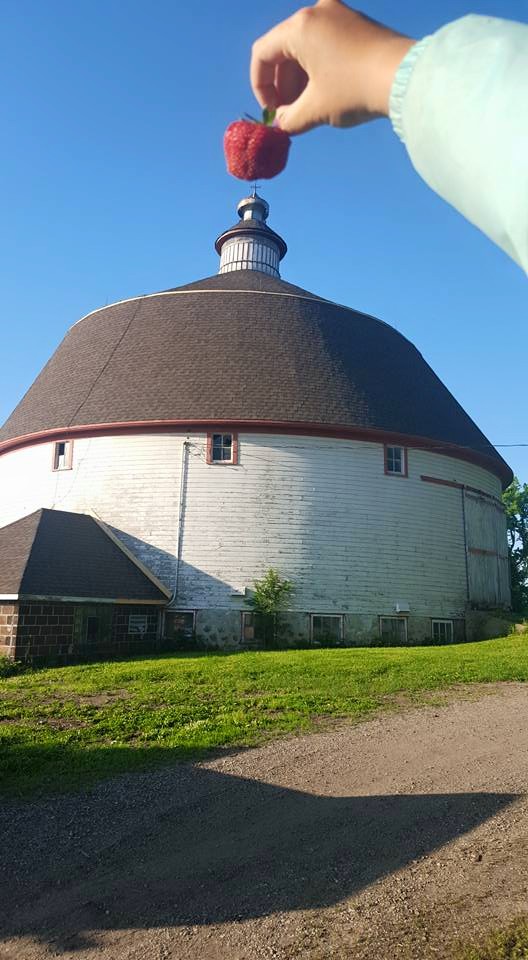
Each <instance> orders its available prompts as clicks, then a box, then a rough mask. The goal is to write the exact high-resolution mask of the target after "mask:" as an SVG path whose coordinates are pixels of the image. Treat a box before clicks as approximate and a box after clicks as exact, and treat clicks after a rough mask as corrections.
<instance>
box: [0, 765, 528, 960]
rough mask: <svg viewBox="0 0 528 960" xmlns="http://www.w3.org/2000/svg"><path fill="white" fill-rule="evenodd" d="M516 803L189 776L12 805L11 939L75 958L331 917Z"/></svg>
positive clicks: (118, 782) (159, 775) (1, 881)
mask: <svg viewBox="0 0 528 960" xmlns="http://www.w3.org/2000/svg"><path fill="white" fill-rule="evenodd" d="M514 799H516V797H515V796H514V795H512V794H496V793H495V794H494V793H490V794H487V793H475V794H469V793H461V794H446V795H434V794H432V795H411V796H408V795H407V796H404V795H397V796H365V797H363V796H360V797H356V796H352V797H331V796H330V797H326V796H319V795H313V794H309V793H303V792H300V791H296V790H291V789H285V788H281V787H278V786H274V785H271V784H269V783H263V782H260V781H257V780H250V779H244V778H242V777H237V776H232V775H226V774H223V773H220V772H217V771H216V770H210V769H205V768H203V767H199V766H193V765H191V764H182V765H180V766H177V765H176V766H171V767H165V768H163V769H157V770H154V771H150V772H145V773H140V774H135V775H129V776H125V777H121V778H118V779H115V780H113V781H109V782H107V783H105V784H100V785H98V786H97V787H96V788H94V789H93V790H91V791H88V792H86V793H84V794H81V795H70V796H63V797H56V798H48V799H45V800H39V801H36V802H34V803H24V804H20V803H14V802H7V803H4V804H2V806H1V808H0V836H1V837H2V841H1V842H2V850H1V857H2V871H1V877H0V930H1V935H2V937H3V938H4V942H5V940H8V939H10V938H11V937H15V936H30V937H33V938H35V939H37V940H40V941H42V942H45V943H50V944H52V945H53V949H54V950H55V951H57V952H59V953H60V952H62V953H72V952H73V953H74V952H75V950H77V949H81V948H86V947H88V946H89V945H90V944H95V943H96V942H97V932H98V931H103V930H112V929H113V930H117V929H122V928H128V927H132V928H134V927H140V928H148V927H158V926H164V927H166V926H177V925H181V924H193V925H200V924H211V923H218V922H223V921H232V920H239V919H244V918H249V917H261V916H266V915H268V914H271V913H274V912H276V911H288V910H299V909H304V908H314V907H324V906H328V905H332V904H335V903H337V902H338V901H340V900H342V899H343V898H345V897H347V896H349V895H351V894H353V893H354V892H355V891H359V890H360V889H361V888H363V887H365V886H366V885H368V884H371V883H372V882H373V881H375V880H377V879H378V878H380V877H383V876H384V875H386V874H388V873H391V872H392V871H395V870H398V869H400V868H401V867H404V866H405V865H406V864H408V863H409V862H410V861H411V860H414V859H415V858H417V857H421V856H423V855H425V854H428V853H431V851H433V850H434V849H435V848H438V847H440V846H442V845H443V844H445V843H447V842H448V841H450V840H453V839H454V838H456V837H458V836H460V835H461V834H464V833H466V832H467V831H469V830H472V829H473V828H474V827H476V826H478V825H479V824H480V823H482V822H483V821H485V820H486V819H488V818H489V817H491V816H493V815H494V814H496V813H497V812H498V811H500V810H501V809H503V808H504V807H505V806H507V805H508V804H510V803H511V802H512V801H513V800H514ZM3 955H4V956H10V954H9V953H7V954H5V953H4V954H3ZM12 956H13V957H14V956H16V952H13V954H12Z"/></svg>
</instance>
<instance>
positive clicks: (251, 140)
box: [224, 110, 290, 180]
mask: <svg viewBox="0 0 528 960" xmlns="http://www.w3.org/2000/svg"><path fill="white" fill-rule="evenodd" d="M273 116H274V115H273V114H271V113H270V112H269V111H268V110H264V113H263V117H264V122H263V123H259V122H258V120H253V119H252V118H250V119H249V120H235V122H234V123H230V124H229V126H228V128H227V130H226V132H225V133H224V153H225V158H226V163H227V169H228V171H229V173H232V174H233V176H234V177H238V179H239V180H269V179H270V178H271V177H276V176H277V174H278V173H280V172H281V170H284V167H285V166H286V161H287V159H288V150H289V149H290V138H289V136H288V134H287V133H285V132H284V130H280V129H279V127H273V126H271V124H272V123H273Z"/></svg>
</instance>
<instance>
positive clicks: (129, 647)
mask: <svg viewBox="0 0 528 960" xmlns="http://www.w3.org/2000/svg"><path fill="white" fill-rule="evenodd" d="M130 615H132V616H133V617H134V618H135V626H136V632H134V630H132V632H131V630H130V627H131V624H130V620H129V617H130ZM160 616H161V614H160V610H159V608H158V607H157V606H156V607H154V606H150V605H145V606H140V605H135V604H111V603H106V604H98V603H93V604H92V603H85V604H76V603H67V602H58V601H49V602H39V601H29V600H27V601H24V600H23V599H22V600H20V601H19V602H18V603H11V604H3V605H1V606H0V655H3V656H8V657H11V658H12V659H15V660H23V661H27V662H29V663H39V662H41V663H45V662H46V661H49V662H52V663H68V662H69V663H71V662H75V661H77V660H92V659H93V660H97V659H104V657H112V656H124V655H127V654H133V653H149V652H153V651H155V650H157V649H159V648H160V630H159V622H160ZM138 618H139V619H140V621H141V627H144V628H145V629H144V630H142V631H141V632H137V625H138ZM142 618H145V619H144V620H143V619H142Z"/></svg>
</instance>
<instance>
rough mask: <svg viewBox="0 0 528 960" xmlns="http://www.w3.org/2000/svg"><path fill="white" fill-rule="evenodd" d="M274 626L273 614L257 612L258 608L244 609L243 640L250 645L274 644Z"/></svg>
mask: <svg viewBox="0 0 528 960" xmlns="http://www.w3.org/2000/svg"><path fill="white" fill-rule="evenodd" d="M274 627H275V624H274V622H273V617H272V616H270V615H267V614H263V613H257V611H256V610H243V611H242V636H241V642H242V643H244V644H247V646H249V647H250V646H252V645H255V644H258V645H261V646H267V645H268V644H272V643H273V640H274V633H275V630H274Z"/></svg>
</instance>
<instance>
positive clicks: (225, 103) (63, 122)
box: [0, 0, 528, 481]
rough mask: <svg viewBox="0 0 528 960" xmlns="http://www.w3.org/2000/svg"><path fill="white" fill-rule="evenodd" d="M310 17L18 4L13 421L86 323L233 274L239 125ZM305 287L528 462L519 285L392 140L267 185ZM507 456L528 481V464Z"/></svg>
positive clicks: (332, 156)
mask: <svg viewBox="0 0 528 960" xmlns="http://www.w3.org/2000/svg"><path fill="white" fill-rule="evenodd" d="M297 6H298V4H295V3H287V2H285V0H271V2H268V3H252V4H248V3H247V0H246V2H241V0H230V2H229V3H224V4H219V3H218V2H216V0H214V2H213V0H202V3H201V4H200V5H199V6H198V5H196V4H187V3H178V2H176V3H175V2H174V0H170V2H169V0H150V2H149V3H147V2H146V0H89V2H88V0H76V2H75V3H71V0H68V2H66V0H46V2H45V3H42V2H41V0H3V3H2V38H1V40H0V61H1V62H2V64H3V81H2V91H3V98H2V99H3V105H2V107H1V113H0V119H1V124H2V131H3V139H4V149H3V151H2V154H1V156H0V189H1V195H2V201H3V206H4V211H3V222H4V229H3V230H2V232H1V236H0V262H1V265H2V294H3V295H2V301H3V331H4V335H3V340H4V351H5V352H4V365H3V370H2V373H3V376H2V384H3V387H2V392H1V398H0V419H2V420H3V419H4V418H5V417H6V416H7V415H8V414H9V413H10V411H11V409H12V408H13V407H14V406H15V404H16V403H17V402H18V400H19V399H20V397H21V396H22V394H23V393H24V391H25V390H26V389H27V388H28V386H29V385H30V384H31V382H32V380H33V379H34V377H35V376H36V375H37V373H38V372H39V370H40V369H41V368H42V366H43V365H44V363H45V362H46V361H47V359H48V358H49V356H50V354H51V353H52V351H53V350H54V349H55V347H56V346H57V344H58V343H59V341H60V340H61V339H62V337H63V335H64V333H65V331H66V329H67V328H68V327H69V326H70V325H71V324H72V323H73V322H74V321H75V320H77V319H78V318H79V317H81V316H82V315H84V314H85V313H87V312H89V311H90V310H92V309H94V308H96V307H98V306H101V305H103V304H105V303H107V302H109V303H111V302H113V301H115V300H119V299H122V298H126V297H130V296H134V295H136V294H140V293H149V292H152V291H155V290H160V289H166V288H167V287H172V286H177V285H178V284H182V283H187V282H190V281H191V280H194V279H197V278H199V277H202V276H208V275H210V274H212V273H215V272H216V270H217V256H216V253H215V252H214V247H213V242H214V239H215V237H216V235H217V234H218V233H220V232H221V231H222V230H223V229H224V228H226V227H227V226H229V225H230V224H231V223H232V222H234V220H235V219H236V214H235V207H236V203H237V201H238V199H240V197H242V196H244V195H245V193H246V190H245V187H244V184H243V183H241V182H239V181H236V180H234V179H233V178H232V177H230V176H228V174H227V173H226V171H225V166H224V160H223V154H222V135H223V131H224V129H225V127H226V126H227V124H228V123H229V122H230V121H231V120H233V119H236V118H237V117H238V116H240V115H241V114H242V113H243V112H245V111H248V112H250V113H251V112H254V111H255V109H256V105H255V101H254V100H253V96H252V93H251V90H250V87H249V82H248V61H249V52H250V47H251V43H252V41H253V40H254V39H255V38H256V37H257V36H258V35H259V34H260V33H262V32H264V31H265V30H266V29H268V28H269V27H270V26H272V25H273V24H274V23H275V22H276V21H278V20H280V19H282V18H283V17H285V16H288V15H289V14H290V13H292V12H293V11H294V10H295V9H296V7H297ZM365 10H366V12H367V13H369V14H370V15H371V16H373V17H375V18H377V19H379V20H382V21H384V22H386V23H389V24H391V25H392V26H395V27H397V28H398V29H400V30H402V31H403V32H407V33H409V34H411V35H412V36H416V37H419V36H423V35H425V34H426V33H430V32H432V31H433V30H435V29H436V28H438V27H439V26H441V25H442V24H443V23H445V22H447V21H449V20H452V19H454V18H456V17H459V16H463V15H464V14H465V13H468V12H479V13H485V14H492V15H493V14H494V15H500V16H505V17H510V18H513V19H518V20H527V19H528V13H527V7H526V2H525V0H501V2H500V3H499V2H498V0H495V2H489V0H480V2H479V4H478V6H473V5H471V6H468V5H467V3H465V2H463V0H443V2H442V3H440V2H436V0H431V2H430V3H428V4H424V3H423V2H422V0H406V2H404V3H402V4H398V5H396V4H394V3H393V2H389V0H372V2H368V3H367V2H366V3H365ZM261 193H262V194H263V195H264V196H265V197H266V199H267V200H268V202H269V203H270V206H271V213H270V225H271V226H272V227H273V228H274V229H276V230H277V231H278V232H279V233H281V234H282V235H283V236H284V238H285V240H286V241H287V243H288V247H289V252H288V254H287V257H286V259H285V261H284V262H283V268H282V275H283V277H284V279H286V280H289V281H290V282H292V283H296V284H299V285H300V286H304V287H306V288H307V289H309V290H313V291H314V292H316V293H319V294H321V295H323V296H326V297H329V298H331V299H333V300H336V301H339V302H341V303H346V304H348V305H349V306H352V307H355V308H357V309H359V310H364V311H366V312H368V313H371V314H374V315H376V316H378V317H380V318H381V319H383V320H385V321H387V322H388V323H391V324H393V325H394V326H395V327H397V329H398V330H400V331H401V332H402V333H403V334H405V336H407V337H409V338H410V339H411V340H412V341H413V342H414V343H415V344H416V346H417V347H418V348H419V349H420V350H421V352H422V353H423V355H424V356H425V358H426V360H427V361H428V362H429V363H430V364H431V366H432V367H433V369H434V370H435V371H436V373H437V374H438V375H439V376H440V377H441V378H442V380H443V381H444V383H446V385H447V386H448V387H449V389H450V390H451V391H452V392H453V393H454V395H455V396H456V398H457V399H458V400H459V401H460V403H461V404H462V405H463V406H464V407H465V409H466V410H467V411H468V413H469V414H470V415H471V416H472V417H473V418H474V419H475V420H476V422H477V423H478V425H479V426H480V427H481V429H483V430H484V432H485V433H486V434H487V436H488V437H489V439H490V440H491V441H492V442H494V443H496V444H501V445H502V444H516V443H517V444H519V443H527V444H528V418H527V417H526V409H527V404H526V380H525V369H524V368H525V365H526V364H525V361H524V360H523V357H524V356H525V354H526V318H527V312H528V311H527V301H528V284H527V280H526V277H525V276H524V274H523V273H522V272H521V270H520V269H519V268H518V267H516V266H515V265H514V264H513V263H511V262H510V261H509V260H508V259H507V257H506V256H505V255H504V254H503V253H501V251H499V250H497V249H495V248H494V247H493V246H492V244H491V243H490V242H489V241H488V240H487V239H486V238H484V237H483V236H482V235H481V234H479V232H478V231H477V230H475V229H474V228H473V227H471V226H470V225H469V224H467V223H465V222H464V221H463V220H462V218H461V217H460V216H459V215H458V214H456V213H455V212H454V211H453V210H451V209H450V208H449V207H448V206H447V205H446V204H445V203H443V201H441V200H440V199H439V198H438V197H436V196H435V195H434V194H433V193H431V191H430V190H429V189H428V188H427V187H426V186H425V185H424V184H423V183H422V182H421V181H420V179H419V178H418V176H417V175H416V174H415V173H414V171H413V169H412V167H411V165H410V162H409V160H408V159H407V156H406V153H405V149H404V148H403V147H402V145H401V144H400V143H399V141H398V140H397V139H396V137H395V136H394V134H393V133H392V131H391V128H390V125H389V123H388V122H382V121H379V122H376V123H372V124H368V125H367V126H365V127H362V128H360V129H357V130H351V131H338V130H331V129H324V130H318V131H314V132H312V133H310V134H308V135H306V136H304V137H302V138H298V139H296V140H295V142H294V144H293V146H292V150H291V155H290V162H289V164H288V167H287V169H286V171H285V172H284V173H283V174H282V175H281V176H280V177H278V178H277V179H276V180H273V181H270V182H269V183H266V184H265V186H263V188H262V190H261ZM500 450H501V453H502V454H503V456H504V457H505V459H506V460H507V461H508V462H509V463H510V465H511V466H512V467H513V469H514V471H515V472H516V473H517V475H518V476H519V477H520V479H521V480H523V481H528V447H525V448H522V447H512V448H507V447H503V446H500Z"/></svg>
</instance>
